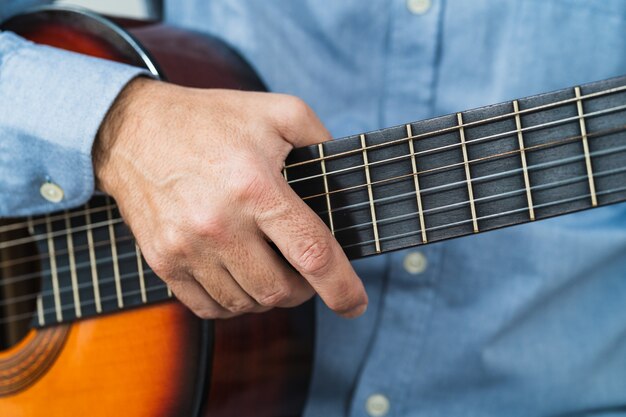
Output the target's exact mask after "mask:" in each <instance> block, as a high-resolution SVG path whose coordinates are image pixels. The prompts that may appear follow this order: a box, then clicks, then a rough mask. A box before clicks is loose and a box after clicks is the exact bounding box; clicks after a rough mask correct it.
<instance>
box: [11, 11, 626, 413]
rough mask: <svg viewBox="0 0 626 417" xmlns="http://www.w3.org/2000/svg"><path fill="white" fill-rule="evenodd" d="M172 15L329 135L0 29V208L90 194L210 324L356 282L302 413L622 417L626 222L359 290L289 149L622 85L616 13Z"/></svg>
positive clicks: (591, 215) (331, 298) (606, 213)
mask: <svg viewBox="0 0 626 417" xmlns="http://www.w3.org/2000/svg"><path fill="white" fill-rule="evenodd" d="M15 4H16V2H12V6H13V7H14V5H15ZM15 10H17V9H12V10H10V11H8V9H7V11H6V12H5V11H4V10H3V12H4V13H5V14H8V13H9V12H14V11H15ZM165 19H166V20H167V21H169V22H170V23H173V24H178V25H181V26H184V27H188V28H192V29H197V30H202V31H207V32H212V33H216V34H218V35H219V36H221V37H223V38H224V39H226V40H227V41H228V42H229V43H231V44H232V45H233V46H234V47H235V48H237V49H238V50H239V51H240V52H241V53H242V54H243V55H244V56H245V57H246V58H247V59H248V60H249V61H250V62H251V63H252V65H253V66H254V67H255V68H256V69H257V70H258V71H259V73H260V75H261V76H262V78H263V79H264V80H265V81H266V83H267V84H268V86H269V87H270V89H271V90H272V91H275V92H281V93H288V94H292V95H295V96H298V97H301V98H302V99H304V101H305V102H307V103H308V104H309V105H310V106H311V107H312V109H313V111H315V112H316V113H317V114H318V115H319V119H318V118H317V117H316V116H315V115H314V114H313V111H312V110H311V109H309V108H308V107H307V106H306V105H305V104H303V102H302V101H300V100H299V99H295V98H293V97H287V96H276V95H270V94H258V93H240V92H222V91H197V90H187V89H183V88H180V87H175V86H170V85H166V84H163V83H158V82H156V81H152V80H149V79H146V78H141V77H139V76H140V75H141V72H140V71H138V70H135V69H132V68H128V67H124V66H121V65H117V64H108V63H107V64H105V63H102V62H100V61H97V60H94V59H90V58H85V57H76V56H74V55H71V54H69V53H64V52H60V51H55V50H52V49H50V48H42V47H36V46H32V45H29V44H26V43H24V42H23V41H22V40H20V39H19V38H17V37H15V36H14V35H11V34H2V35H0V62H1V63H2V65H1V66H0V74H1V76H0V96H1V97H2V103H1V104H0V110H1V111H0V134H1V135H2V136H1V139H0V140H1V142H0V144H1V145H0V146H1V148H2V153H1V154H0V185H1V187H2V196H1V197H0V214H1V215H14V214H29V213H35V212H41V211H49V210H58V209H63V208H67V207H71V206H75V205H78V204H81V203H83V202H84V201H85V200H86V199H87V198H88V197H89V195H90V194H91V192H92V189H93V182H94V178H96V181H97V182H98V187H99V188H101V189H102V190H104V191H106V192H109V193H110V194H112V195H113V196H114V197H115V198H116V200H117V201H118V203H119V204H120V206H121V210H122V213H123V215H124V217H125V219H126V221H127V222H128V223H129V224H130V226H131V228H132V230H133V232H134V234H135V236H136V237H137V239H138V242H139V244H140V246H141V247H142V249H143V251H144V253H145V254H146V257H147V260H148V263H149V264H150V265H151V266H152V267H153V268H154V269H155V270H156V272H157V273H158V274H159V275H160V276H161V277H162V278H163V279H164V280H165V281H166V282H168V284H170V285H171V286H172V288H173V290H174V292H175V293H176V295H177V297H178V298H180V299H181V300H182V301H183V302H185V303H186V304H187V305H188V306H189V307H190V308H191V309H192V310H193V311H194V312H196V313H197V314H199V315H200V316H202V317H229V316H231V315H234V314H240V313H242V312H247V311H253V312H258V311H263V310H264V309H267V308H270V307H275V306H292V305H296V304H298V303H300V302H302V301H304V300H305V299H307V298H308V297H310V296H311V295H312V294H313V291H314V292H316V293H317V294H319V295H320V297H321V299H322V300H323V301H324V302H325V303H326V305H328V306H329V307H330V308H331V309H332V310H334V311H336V312H338V313H340V314H342V315H344V316H346V317H356V316H359V315H360V314H362V313H363V311H364V308H365V304H366V302H367V298H366V295H365V293H364V290H363V287H362V285H361V281H360V280H359V278H358V277H360V278H361V279H362V280H363V282H364V283H365V287H366V288H367V290H368V294H369V309H368V311H367V312H366V313H365V314H363V315H362V316H361V317H360V318H358V319H356V320H350V321H349V320H344V319H341V318H339V317H337V316H335V315H333V314H332V313H331V312H330V310H329V309H325V308H319V309H318V333H317V346H316V355H317V358H316V360H317V362H316V369H315V373H314V378H313V381H312V387H311V395H310V400H309V403H308V406H307V415H308V416H340V415H351V416H362V415H372V416H383V415H389V416H421V415H428V416H451V415H472V416H483V415H494V416H496V415H497V416H499V415H520V416H522V415H523V416H526V415H588V414H592V413H595V414H597V415H602V414H605V415H615V414H617V413H619V412H626V411H625V408H624V407H626V393H624V391H623V389H622V388H621V387H622V386H623V383H624V375H626V340H625V338H624V334H625V332H626V312H625V310H624V308H625V307H624V305H626V304H625V303H626V302H625V300H626V280H625V279H624V271H626V255H625V254H626V233H624V232H625V231H626V212H625V210H626V208H625V207H624V206H623V205H618V206H613V207H607V208H602V209H597V210H593V211H591V212H587V213H582V214H578V215H572V216H567V217H563V218H559V219H555V220H550V221H544V222H539V223H536V224H532V225H526V226H523V227H519V228H513V229H506V230H502V231H498V232H493V233H488V234H485V235H479V236H474V237H470V238H465V239H459V240H456V241H451V242H448V243H445V244H435V245H430V246H428V247H425V248H423V249H420V251H404V252H398V253H394V254H391V255H386V256H379V257H373V258H369V259H366V260H362V261H357V262H354V263H353V266H354V269H355V270H356V274H355V273H354V271H353V270H352V268H351V267H350V265H349V263H348V262H347V261H346V259H345V256H344V255H343V254H342V253H341V251H340V249H339V247H338V245H337V243H336V242H335V241H334V240H333V239H332V238H331V237H330V234H329V232H328V230H326V229H325V228H324V227H323V225H322V223H321V222H320V221H319V220H317V219H316V218H315V217H314V216H313V215H312V214H311V213H310V212H309V211H308V209H306V207H305V206H304V205H303V204H302V203H301V202H300V201H298V200H297V199H296V198H295V197H294V195H293V194H292V193H291V192H290V190H289V189H288V187H287V186H286V184H285V183H284V181H282V179H281V177H280V175H279V174H280V167H281V166H282V161H283V159H284V157H285V155H286V154H287V153H288V152H289V150H290V149H291V148H292V147H293V146H301V145H305V144H310V143H315V142H318V141H321V140H326V139H329V138H330V137H331V136H333V137H339V136H342V135H345V134H348V133H356V132H361V131H368V130H372V129H375V128H378V127H384V126H389V125H393V124H398V123H403V122H407V121H411V120H416V119H421V118H426V117H430V116H434V115H437V114H443V113H450V112H452V111H458V110H462V109H465V108H471V107H476V106H478V105H482V104H489V103H492V102H498V101H502V100H505V99H512V98H515V97H518V96H524V95H528V94H532V93H538V92H542V91H547V90H550V89H554V88H558V87H565V86H568V85H573V84H576V83H582V82H585V81H592V80H597V79H602V78H607V77H609V76H614V75H620V74H623V73H626V55H625V54H623V53H622V51H624V50H626V48H625V46H626V4H624V3H623V2H621V1H618V0H610V1H604V2H602V3H600V2H588V1H582V0H554V1H535V0H529V1H526V2H515V1H512V0H510V1H496V0H481V1H474V2H471V3H470V2H463V1H461V0H447V1H444V0H408V1H407V0H393V1H387V0H376V1H370V2H367V3H363V2H357V1H356V0H350V1H345V2H340V3H339V2H332V3H331V2H321V1H320V2H312V1H304V0H301V1H289V0H282V1H279V0H277V1H275V2H272V3H268V2H253V1H245V0H236V1H228V2H226V1H223V2H219V1H209V2H200V1H193V0H188V1H183V2H180V1H179V2H173V1H172V2H165ZM137 77H139V78H137ZM77 83H80V84H79V86H80V88H76V84H77ZM120 92H121V93H120ZM7 98H8V99H7ZM111 103H113V104H112V106H111ZM33 114H35V115H36V116H37V117H33ZM320 120H321V121H322V122H323V123H324V125H325V126H326V127H327V128H328V131H327V130H326V128H325V127H324V126H323V125H322V123H321V122H320ZM328 132H330V133H328ZM173 138H176V139H177V140H173ZM94 139H95V142H94ZM92 143H93V146H92ZM26 149H28V150H29V151H28V152H27V151H26ZM32 149H35V150H37V151H39V152H33V151H32ZM34 155H36V156H34ZM92 158H93V166H92V165H91V162H92ZM75 166H79V167H80V170H78V171H79V172H77V170H76V169H70V167H75ZM233 167H234V168H233ZM93 172H95V177H94V175H93ZM45 184H47V187H46V188H47V189H53V190H55V191H54V192H53V194H54V197H55V198H53V200H59V199H58V197H59V195H60V194H59V193H60V192H62V193H63V198H62V199H60V200H59V201H58V202H50V201H48V200H46V198H45V193H44V196H43V197H42V196H41V195H40V194H39V190H40V188H41V187H43V185H45ZM42 189H43V188H42ZM267 239H271V240H272V241H273V242H275V243H276V245H277V246H278V248H279V249H280V250H281V252H282V253H283V254H284V255H285V257H286V259H287V260H288V261H289V262H290V263H291V265H292V266H293V267H294V268H295V269H296V270H297V271H298V273H295V272H292V270H291V269H290V268H288V267H287V266H286V264H283V263H282V261H280V260H279V259H278V258H277V257H276V256H275V255H274V254H273V253H272V252H271V251H270V250H269V247H268V246H267V243H266V241H267ZM357 276H358V277H357Z"/></svg>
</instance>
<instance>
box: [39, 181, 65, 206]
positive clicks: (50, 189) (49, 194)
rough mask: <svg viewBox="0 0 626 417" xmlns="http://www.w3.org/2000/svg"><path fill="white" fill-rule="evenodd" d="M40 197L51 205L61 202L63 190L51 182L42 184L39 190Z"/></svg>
mask: <svg viewBox="0 0 626 417" xmlns="http://www.w3.org/2000/svg"><path fill="white" fill-rule="evenodd" d="M39 192H40V193H41V196H42V197H43V198H45V199H46V200H48V201H49V202H51V203H58V202H60V201H61V200H63V196H64V193H63V189H62V188H61V187H59V186H58V185H56V184H55V183H52V182H44V183H43V184H42V185H41V188H40V189H39Z"/></svg>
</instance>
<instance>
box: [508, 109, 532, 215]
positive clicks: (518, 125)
mask: <svg viewBox="0 0 626 417" xmlns="http://www.w3.org/2000/svg"><path fill="white" fill-rule="evenodd" d="M513 109H514V110H515V127H516V128H517V140H518V142H519V150H520V158H521V160H522V170H523V172H524V185H525V186H526V200H527V201H528V214H529V216H530V220H532V221H534V220H535V208H534V207H533V196H532V194H531V192H530V177H529V175H528V165H527V164H526V146H525V145H524V136H523V135H522V119H521V117H520V114H519V103H518V102H517V100H513Z"/></svg>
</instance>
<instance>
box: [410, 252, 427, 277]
mask: <svg viewBox="0 0 626 417" xmlns="http://www.w3.org/2000/svg"><path fill="white" fill-rule="evenodd" d="M427 266H428V260H427V259H426V257H425V256H424V255H423V254H422V252H410V253H408V254H407V255H406V256H405V257H404V269H405V270H406V272H408V273H409V274H412V275H417V274H421V273H422V272H424V271H425V270H426V267H427Z"/></svg>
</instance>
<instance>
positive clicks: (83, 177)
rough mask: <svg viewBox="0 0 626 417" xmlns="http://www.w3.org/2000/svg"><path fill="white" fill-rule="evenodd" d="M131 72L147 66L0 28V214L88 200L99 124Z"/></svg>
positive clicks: (61, 207) (65, 206)
mask: <svg viewBox="0 0 626 417" xmlns="http://www.w3.org/2000/svg"><path fill="white" fill-rule="evenodd" d="M139 75H149V73H148V72H147V71H145V70H143V69H141V68H136V67H131V66H128V65H123V64H119V63H115V62H110V61H105V60H101V59H97V58H92V57H87V56H84V55H80V54H76V53H72V52H68V51H64V50H61V49H56V48H51V47H47V46H42V45H36V44H33V43H32V42H29V41H26V40H24V39H23V38H21V37H19V36H17V35H15V34H14V33H11V32H0V217H17V216H26V215H33V214H40V213H44V212H51V211H57V210H64V209H68V208H71V207H75V206H78V205H80V204H83V203H85V202H86V201H87V200H88V199H89V197H90V196H91V194H92V193H93V190H94V174H93V166H92V159H91V148H92V145H93V141H94V138H95V137H96V134H97V132H98V128H99V126H100V123H101V122H102V119H103V118H104V116H105V115H106V113H107V111H108V109H109V107H110V106H111V104H112V103H113V101H114V100H115V98H116V96H117V95H118V94H119V92H120V91H121V90H122V89H123V88H124V86H125V85H126V84H127V83H128V82H129V81H130V80H132V79H133V78H134V77H137V76H139Z"/></svg>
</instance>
